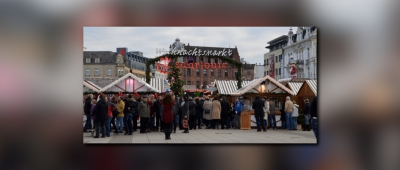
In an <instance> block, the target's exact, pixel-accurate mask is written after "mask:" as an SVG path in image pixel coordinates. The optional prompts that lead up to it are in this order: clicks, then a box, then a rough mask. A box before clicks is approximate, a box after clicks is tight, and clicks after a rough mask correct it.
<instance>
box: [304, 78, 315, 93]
mask: <svg viewBox="0 0 400 170" xmlns="http://www.w3.org/2000/svg"><path fill="white" fill-rule="evenodd" d="M306 83H307V84H308V86H310V88H311V90H312V91H313V92H314V94H315V96H316V95H317V80H306Z"/></svg>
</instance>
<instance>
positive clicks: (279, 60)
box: [264, 54, 282, 65]
mask: <svg viewBox="0 0 400 170" xmlns="http://www.w3.org/2000/svg"><path fill="white" fill-rule="evenodd" d="M278 57H279V58H278ZM281 61H282V54H281V55H279V56H275V63H278V62H281ZM264 65H269V61H268V59H265V60H264Z"/></svg>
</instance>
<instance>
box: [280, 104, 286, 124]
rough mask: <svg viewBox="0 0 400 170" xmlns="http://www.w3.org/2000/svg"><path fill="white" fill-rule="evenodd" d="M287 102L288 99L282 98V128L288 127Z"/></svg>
mask: <svg viewBox="0 0 400 170" xmlns="http://www.w3.org/2000/svg"><path fill="white" fill-rule="evenodd" d="M285 104H286V101H285V100H282V105H281V129H286V113H285Z"/></svg>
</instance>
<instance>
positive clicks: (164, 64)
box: [157, 57, 226, 74]
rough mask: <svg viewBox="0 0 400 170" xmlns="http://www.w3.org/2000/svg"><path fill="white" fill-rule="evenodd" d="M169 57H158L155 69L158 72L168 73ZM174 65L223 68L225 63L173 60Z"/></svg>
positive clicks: (193, 67)
mask: <svg viewBox="0 0 400 170" xmlns="http://www.w3.org/2000/svg"><path fill="white" fill-rule="evenodd" d="M170 62H171V59H170V58H168V57H164V58H161V59H160V62H159V63H157V70H158V71H159V72H160V73H163V74H168V73H169V65H170ZM174 64H175V67H176V68H188V69H198V68H200V69H210V68H211V69H225V68H226V63H205V62H203V61H200V62H193V60H192V62H191V63H185V62H175V63H174Z"/></svg>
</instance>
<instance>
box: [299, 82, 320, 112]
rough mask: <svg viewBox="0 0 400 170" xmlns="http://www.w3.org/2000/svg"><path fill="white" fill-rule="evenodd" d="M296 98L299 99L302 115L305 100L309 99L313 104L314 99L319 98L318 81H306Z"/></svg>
mask: <svg viewBox="0 0 400 170" xmlns="http://www.w3.org/2000/svg"><path fill="white" fill-rule="evenodd" d="M296 96H297V97H298V104H299V106H300V113H301V111H302V108H303V106H304V99H306V98H307V99H308V100H309V101H310V103H311V101H312V99H313V98H314V97H315V96H317V80H306V81H305V82H304V83H303V84H302V86H301V87H300V88H299V91H298V92H297V94H296Z"/></svg>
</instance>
